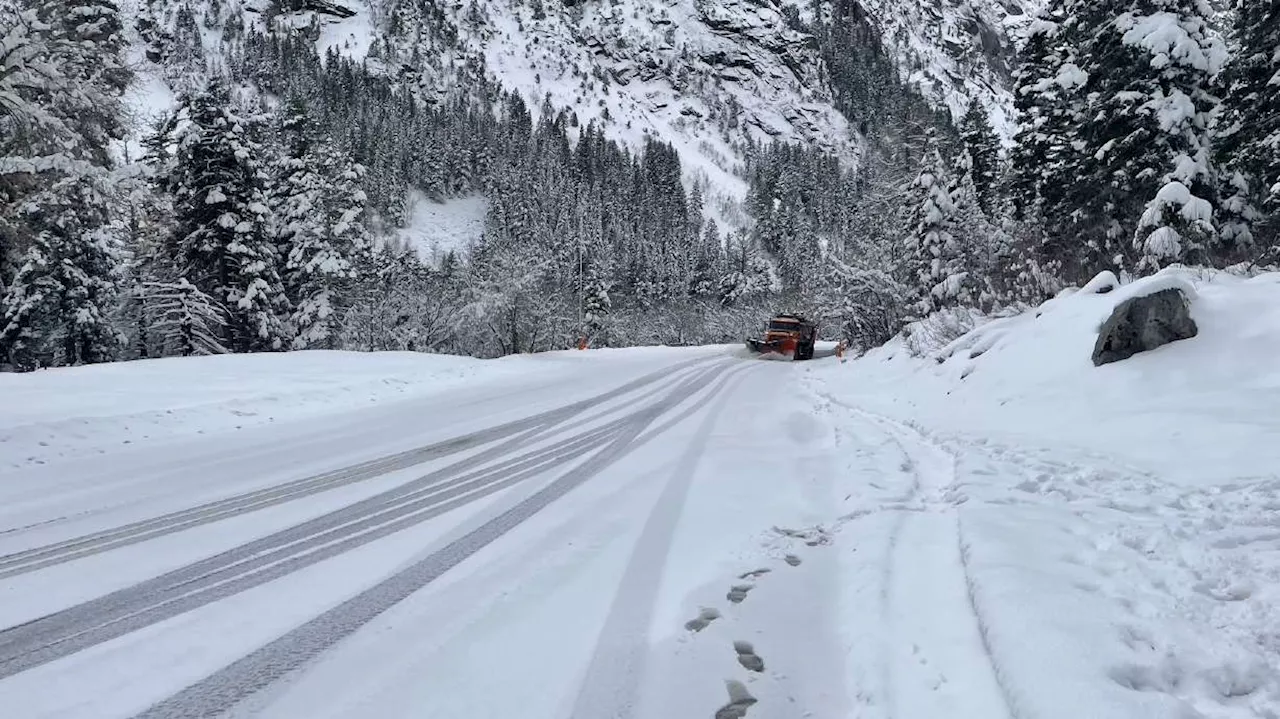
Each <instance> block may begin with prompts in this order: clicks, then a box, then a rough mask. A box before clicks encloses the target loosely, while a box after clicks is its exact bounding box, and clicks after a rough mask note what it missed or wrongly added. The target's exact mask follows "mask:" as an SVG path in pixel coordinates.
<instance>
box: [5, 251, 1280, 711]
mask: <svg viewBox="0 0 1280 719" xmlns="http://www.w3.org/2000/svg"><path fill="white" fill-rule="evenodd" d="M1170 287H1175V288H1178V289H1181V290H1183V291H1184V292H1185V293H1186V294H1187V295H1188V297H1189V298H1191V300H1192V304H1191V307H1192V313H1193V316H1194V318H1195V320H1196V322H1197V324H1198V326H1199V329H1200V332H1199V334H1198V335H1197V336H1196V337H1195V338H1192V339H1189V340H1183V341H1180V342H1175V343H1172V344H1170V345H1167V346H1165V347H1162V348H1160V349H1158V350H1156V351H1153V352H1149V353H1145V354H1140V355H1137V356H1135V357H1133V358H1131V359H1128V360H1125V361H1123V362H1118V363H1115V364H1110V365H1105V366H1103V367H1094V366H1093V365H1092V363H1091V361H1090V353H1091V351H1092V348H1093V343H1094V340H1095V338H1096V333H1097V329H1098V326H1099V325H1100V324H1101V323H1102V322H1103V321H1104V320H1105V319H1106V318H1107V316H1108V315H1109V313H1110V312H1111V311H1112V309H1113V308H1114V307H1115V306H1116V305H1117V304H1118V303H1120V302H1122V301H1124V300H1125V299H1127V298H1129V297H1133V296H1137V295H1140V294H1150V293H1152V292H1156V291H1159V290H1161V289H1166V288H1170ZM1101 290H1109V291H1107V292H1105V293H1102V294H1100V293H1099V291H1101ZM967 317H968V319H966V321H965V324H969V323H971V322H972V320H973V316H972V315H970V316H967ZM939 326H940V327H941V326H944V325H941V324H940V325H939ZM924 329H927V328H922V331H921V333H918V334H917V336H916V337H914V338H913V339H912V340H910V341H904V340H897V341H895V342H892V343H890V344H889V345H888V346H886V347H884V348H880V349H877V350H875V351H872V352H870V353H868V354H867V355H866V356H864V357H862V358H859V359H852V360H849V361H847V362H844V361H841V360H840V359H839V358H837V357H835V356H833V353H832V352H831V351H830V349H828V350H827V351H826V352H824V353H822V354H824V355H825V356H822V357H820V358H819V359H817V360H815V361H813V362H804V363H785V362H760V361H755V360H752V359H750V358H748V357H747V356H746V355H745V353H744V352H743V351H741V350H739V349H737V348H733V347H708V348H692V349H670V348H644V349H633V350H591V351H585V352H576V351H568V352H557V353H549V354H546V355H541V356H533V357H513V358H508V359H504V360H498V361H476V360H469V359H463V358H446V357H431V356H420V355H410V354H386V355H380V354H357V353H294V354H288V355H269V356H240V357H217V358H201V359H174V360H161V361H149V362H135V363H128V364H119V365H108V366H98V367H84V368H75V369H66V370H56V371H49V372H41V373H35V374H30V375H10V376H0V396H3V397H4V398H5V399H6V402H5V403H4V404H3V405H0V453H3V454H2V456H0V459H2V460H3V470H2V471H0V706H3V707H5V714H6V716H10V715H11V716H20V717H54V716H57V717H94V718H95V719H97V718H99V717H126V716H137V715H140V716H148V717H164V716H188V715H202V716H218V715H235V716H262V717H300V716H305V717H357V716H358V717H365V716H376V717H441V718H444V717H450V718H452V717H474V718H476V719H481V718H488V717H495V718H496V717H511V716H520V717H524V718H529V719H565V718H571V719H600V717H629V718H632V719H668V718H669V717H693V718H695V719H696V718H698V717H702V718H704V719H726V718H728V717H738V718H739V719H742V718H744V717H745V718H746V719H760V718H772V717H778V718H782V717H787V718H790V717H815V718H819V719H827V718H831V719H838V718H842V717H859V718H869V719H889V718H890V717H892V718H894V719H904V718H905V719H936V718H937V717H958V718H960V717H963V718H966V719H968V718H975V719H1004V718H1006V717H1007V718H1009V719H1077V718H1078V717H1090V718H1091V719H1094V718H1099V719H1111V718H1115V719H1129V718H1138V717H1142V718H1147V717H1170V718H1174V717H1177V718H1179V719H1184V718H1186V719H1190V718H1192V717H1197V718H1204V719H1235V718H1237V717H1239V718H1241V719H1243V718H1244V717H1274V716H1277V715H1280V684H1278V683H1277V677H1280V644H1278V643H1277V641H1276V629H1275V628H1276V627H1277V626H1280V520H1277V519H1276V516H1277V510H1280V474H1278V473H1280V441H1278V440H1280V415H1277V413H1276V412H1275V407H1277V406H1280V365H1277V363H1276V362H1275V361H1274V358H1275V357H1276V356H1280V355H1278V354H1277V353H1280V277H1277V276H1275V275H1263V276H1260V277H1255V278H1252V279H1242V278H1237V277H1232V276H1228V275H1225V274H1217V273H1213V274H1209V273H1191V272H1186V271H1167V272H1165V273H1162V274H1161V275H1158V276H1156V277H1154V278H1150V279H1147V280H1142V281H1140V282H1137V283H1133V284H1129V285H1117V283H1116V282H1115V279H1114V278H1113V277H1102V278H1099V280H1098V281H1096V282H1094V283H1090V285H1089V286H1087V287H1085V288H1082V289H1081V290H1079V291H1076V292H1072V293H1064V294H1063V295H1061V296H1059V297H1058V298H1056V299H1054V300H1052V301H1050V302H1048V303H1046V304H1045V305H1042V306H1041V307H1038V308H1036V309H1034V310H1032V311H1030V312H1027V313H1025V314H1021V315H1016V316H1010V317H1003V318H1000V319H996V320H994V321H990V322H985V323H983V324H980V325H979V326H978V327H977V328H976V329H973V330H972V331H970V332H968V333H966V334H963V335H962V336H959V337H956V336H933V335H929V334H928V333H925V332H923V330H924ZM926 338H929V341H925V339H926ZM909 347H910V348H912V350H913V351H908V348H909ZM10 398H12V399H13V400H14V401H7V400H9V399H10ZM237 413H239V414H237ZM163 418H170V419H167V420H166V419H163ZM242 420H243V421H242Z"/></svg>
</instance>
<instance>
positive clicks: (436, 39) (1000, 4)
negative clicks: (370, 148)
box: [126, 0, 1041, 220]
mask: <svg viewBox="0 0 1280 719" xmlns="http://www.w3.org/2000/svg"><path fill="white" fill-rule="evenodd" d="M1040 1H1041V0H937V1H936V2H922V1H921V0H816V1H815V2H812V3H810V2H804V3H794V2H789V1H788V0H782V1H779V0H716V1H714V2H713V1H711V0H660V1H659V2H648V1H645V2H641V1H640V0H608V1H602V0H586V1H583V2H574V3H572V4H569V3H564V4H562V3H559V2H555V1H554V0H467V1H465V2H463V1H459V2H455V3H435V2H426V0H335V1H332V2H331V1H329V0H287V1H286V2H272V1H271V0H195V1H194V2H185V3H176V4H175V3H145V2H144V0H138V2H140V3H143V6H142V9H141V13H140V14H139V22H138V24H137V30H138V33H137V37H138V39H139V40H141V41H142V42H143V43H144V44H145V46H146V48H147V51H148V54H149V55H150V57H151V58H152V59H153V60H156V61H159V62H160V63H161V65H162V66H163V68H164V70H163V73H162V74H163V75H165V76H166V77H167V79H168V81H169V84H170V85H173V84H175V83H177V84H181V78H182V77H183V76H189V75H192V74H194V75H202V74H203V71H204V69H205V68H206V67H208V66H211V65H215V64H217V63H220V62H225V59H224V58H225V55H226V54H227V52H228V50H227V47H228V41H234V39H235V38H236V37H238V36H240V34H241V33H243V32H245V31H247V30H248V29H252V28H256V29H264V28H267V27H271V28H274V29H277V30H285V29H287V30H292V31H295V32H304V33H308V34H309V35H310V36H312V37H314V38H315V39H316V42H317V45H318V46H319V47H320V49H321V50H327V49H329V48H333V49H335V50H337V51H339V52H342V53H344V54H347V55H351V56H353V57H355V58H357V59H363V60H366V61H367V62H368V63H369V64H370V65H371V66H373V67H380V68H383V69H385V70H386V71H387V72H388V73H389V74H392V75H394V76H396V77H398V78H400V79H401V80H403V81H406V82H409V83H411V84H413V85H416V86H417V87H418V89H419V90H420V91H421V93H422V96H423V97H424V98H426V99H428V100H436V99H439V98H441V97H442V96H443V95H444V94H445V93H447V92H448V91H450V90H451V89H453V88H456V87H457V86H458V85H459V83H460V82H463V81H465V79H466V78H468V77H472V76H475V75H480V74H483V75H485V76H487V77H489V78H490V79H492V80H494V81H496V82H497V83H498V84H499V85H501V86H503V87H505V88H507V89H509V90H514V91H517V92H518V93H520V94H521V95H522V96H523V97H524V98H525V100H526V102H527V103H528V104H529V106H530V108H531V109H534V110H535V112H536V111H537V110H538V108H540V107H542V106H543V105H544V103H546V102H548V101H549V102H550V105H551V106H552V107H553V108H554V109H556V110H559V109H565V108H567V109H570V110H572V111H573V113H574V114H575V115H576V116H577V120H578V122H579V123H581V124H583V125H585V124H586V123H588V122H593V121H594V122H595V123H597V124H598V125H599V126H601V127H602V128H604V130H605V132H606V135H607V136H609V137H611V138H612V139H616V140H620V141H623V142H625V143H626V144H628V145H629V146H631V147H632V148H634V149H638V148H640V147H641V146H642V143H643V138H644V136H645V135H646V134H648V135H652V136H654V137H657V138H661V139H663V140H665V141H667V142H671V143H672V144H673V145H674V146H675V147H676V148H677V149H678V150H679V152H680V155H681V159H682V160H683V162H684V165H685V170H686V179H687V180H691V181H692V180H701V181H702V182H703V184H704V185H705V186H706V188H707V194H708V201H709V202H708V204H709V209H710V210H712V211H713V212H714V211H715V208H717V207H718V208H719V212H717V213H716V214H720V215H722V216H725V215H733V214H735V213H734V207H733V206H734V205H736V204H737V201H740V200H742V199H743V198H744V196H745V193H746V183H745V182H744V181H743V179H742V176H741V171H742V169H743V157H744V143H746V142H747V141H748V140H750V141H753V142H766V141H769V140H772V139H782V140H793V141H798V142H803V143H805V144H809V145H813V146H818V147H822V148H823V149H826V150H829V151H832V152H835V153H837V154H839V155H841V156H843V157H845V158H846V159H847V160H848V161H850V162H851V163H852V162H856V161H857V157H858V154H859V151H860V149H861V146H862V139H863V138H862V135H861V133H860V131H859V130H860V129H863V126H862V125H860V124H852V123H850V121H849V120H848V119H847V118H846V117H845V116H844V115H843V114H842V113H841V112H840V111H839V110H838V109H837V107H841V105H840V103H838V102H836V97H837V96H838V95H839V94H840V92H841V88H840V86H839V85H840V83H839V82H838V81H837V80H833V77H832V71H831V69H830V67H829V65H828V63H827V62H826V61H824V57H831V55H830V54H829V53H831V52H838V53H842V54H845V55H847V54H848V53H849V50H848V48H847V47H846V46H840V47H837V48H833V47H831V46H830V45H829V44H827V45H824V43H829V42H830V38H831V37H833V36H835V35H837V34H839V35H841V36H842V37H845V38H847V37H849V36H852V37H855V38H857V41H858V42H859V43H860V45H859V52H860V53H862V54H864V55H867V56H871V55H880V56H882V59H883V60H884V62H883V63H882V64H883V65H885V66H889V67H893V68H896V71H897V73H898V75H899V77H900V78H901V79H902V80H903V81H905V82H906V83H907V84H908V85H909V86H911V87H913V88H915V89H916V90H918V91H919V92H920V93H921V94H922V95H923V96H924V97H925V98H926V100H927V101H928V102H929V103H930V104H931V105H933V106H934V107H935V108H938V109H941V110H947V111H949V112H950V113H951V114H952V116H953V117H956V118H958V117H959V116H960V115H962V114H963V112H964V110H965V108H966V106H967V105H968V103H969V102H970V101H975V100H976V101H977V102H979V103H981V104H982V105H983V106H984V107H986V108H987V110H988V113H989V114H990V116H991V118H992V121H993V124H994V125H995V127H996V129H997V131H998V132H1000V133H1001V134H1002V135H1003V136H1004V137H1006V138H1008V137H1009V136H1010V135H1011V134H1012V123H1011V120H1010V118H1009V109H1010V106H1011V97H1010V93H1009V89H1008V81H1009V66H1010V62H1011V53H1012V42H1011V39H1010V36H1011V33H1012V32H1013V31H1014V30H1015V29H1016V28H1017V26H1018V25H1019V24H1020V23H1021V22H1022V21H1023V20H1025V18H1026V13H1028V12H1030V11H1031V10H1032V9H1034V6H1035V5H1037V4H1038V3H1039V2H1040ZM126 5H127V4H126ZM131 14H132V13H131ZM846 42H847V40H846ZM873 61H874V60H873ZM854 62H855V63H857V62H862V63H865V62H867V60H866V59H865V58H859V59H857V60H855V61H854ZM144 77H146V73H144ZM852 83H853V84H854V85H855V86H857V85H859V84H862V83H860V82H859V81H857V80H853V81H852ZM157 87H158V86H157V85H156V84H155V83H154V82H153V83H152V84H151V86H150V89H148V90H146V91H145V92H143V93H141V94H142V95H143V97H141V98H140V101H141V102H142V103H143V104H144V105H145V104H146V102H147V101H148V99H149V98H156V97H159V98H162V99H163V98H164V97H165V93H163V92H159V91H157V89H156V88H157ZM854 92H855V93H856V92H857V88H856V87H855V88H854ZM843 107H844V108H845V109H847V108H848V104H847V103H846V104H845V105H844V106H843ZM868 112H870V113H874V112H875V108H868ZM717 196H718V198H719V199H720V200H721V202H718V203H717V202H715V199H716V198H717ZM726 201H727V202H726ZM724 219H730V220H733V219H734V218H733V217H724Z"/></svg>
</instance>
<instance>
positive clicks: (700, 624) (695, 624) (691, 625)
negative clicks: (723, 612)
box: [684, 607, 720, 632]
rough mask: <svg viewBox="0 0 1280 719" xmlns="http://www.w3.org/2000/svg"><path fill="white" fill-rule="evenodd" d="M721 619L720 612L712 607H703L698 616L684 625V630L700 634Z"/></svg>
mask: <svg viewBox="0 0 1280 719" xmlns="http://www.w3.org/2000/svg"><path fill="white" fill-rule="evenodd" d="M719 618H720V612H719V611H718V610H716V609H712V608H711V607H703V609H702V611H700V612H698V616H696V617H694V618H693V619H690V620H689V621H687V622H685V623H684V628H685V629H688V630H689V631H691V632H700V631H702V630H703V629H706V628H707V626H709V625H710V624H711V623H712V622H714V621H715V620H717V619H719Z"/></svg>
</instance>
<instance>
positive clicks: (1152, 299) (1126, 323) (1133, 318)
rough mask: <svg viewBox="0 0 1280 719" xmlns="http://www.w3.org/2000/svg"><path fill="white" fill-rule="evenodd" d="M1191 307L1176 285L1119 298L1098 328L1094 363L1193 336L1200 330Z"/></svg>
mask: <svg viewBox="0 0 1280 719" xmlns="http://www.w3.org/2000/svg"><path fill="white" fill-rule="evenodd" d="M1190 310H1191V303H1190V301H1189V300H1188V299H1187V295H1186V294H1185V293H1183V291H1182V290H1181V289H1179V288H1177V287H1167V288H1165V289H1162V290H1159V291H1157V292H1153V293H1151V294H1146V295H1139V296H1137V297H1131V298H1129V299H1127V300H1125V301H1124V302H1121V303H1120V305H1119V306H1117V307H1116V309H1115V311H1114V312H1112V313H1111V317H1109V318H1108V319H1107V321H1106V322H1104V323H1103V324H1102V328H1101V329H1100V330H1099V331H1098V341H1097V342H1096V343H1095V344H1094V346H1093V364H1094V365H1096V366H1101V365H1104V364H1108V363H1110V362H1119V361H1120V360H1125V359H1129V358H1130V357H1132V356H1134V355H1136V354H1138V353H1139V352H1149V351H1151V350H1153V349H1155V348H1157V347H1163V346H1164V345H1167V344H1169V343H1170V342H1176V341H1178V340H1185V339H1189V338H1191V337H1195V336H1196V335H1197V334H1198V333H1199V331H1200V330H1199V328H1198V327H1196V322H1195V320H1193V319H1192V318H1191V311H1190Z"/></svg>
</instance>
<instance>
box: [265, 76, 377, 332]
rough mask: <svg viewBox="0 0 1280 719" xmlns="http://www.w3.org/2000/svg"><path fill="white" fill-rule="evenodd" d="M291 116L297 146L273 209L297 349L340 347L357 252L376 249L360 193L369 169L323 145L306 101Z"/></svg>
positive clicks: (280, 175) (287, 128) (287, 123)
mask: <svg viewBox="0 0 1280 719" xmlns="http://www.w3.org/2000/svg"><path fill="white" fill-rule="evenodd" d="M286 112H287V115H286V117H285V120H284V123H283V133H284V136H285V137H286V138H287V142H288V143H289V145H290V147H289V149H288V151H287V154H286V155H285V156H284V157H282V158H281V159H280V160H279V161H278V163H277V165H278V167H277V178H276V182H275V186H274V188H273V192H272V198H271V205H272V209H273V210H274V215H275V217H276V222H277V223H278V225H279V227H278V230H277V241H278V243H279V245H280V248H281V253H282V255H283V256H284V265H283V269H282V273H281V274H282V281H283V286H284V291H285V296H286V297H287V298H288V299H289V301H290V303H291V305H292V307H293V311H292V314H291V316H290V325H291V327H292V328H293V330H294V332H295V333H296V334H295V335H294V338H293V344H292V346H293V348H294V349H307V348H322V349H334V348H335V347H336V342H337V337H338V330H339V320H340V316H339V315H340V312H341V309H342V307H343V306H344V305H345V303H346V299H347V298H346V297H344V292H345V290H346V287H347V285H349V283H350V281H351V280H352V279H353V278H354V276H355V269H354V266H355V258H356V255H357V253H359V252H364V251H368V250H369V248H370V241H369V237H368V231H367V229H366V228H365V225H364V217H363V215H364V211H365V202H366V196H365V194H364V191H363V190H361V189H360V181H361V180H362V179H363V177H364V168H363V167H362V166H360V165H357V164H355V163H352V162H351V161H350V160H349V159H348V158H346V156H345V155H344V154H343V153H341V152H340V151H338V150H336V149H334V148H333V147H332V146H331V145H329V144H328V143H324V142H318V141H317V139H316V138H315V137H314V135H313V131H312V130H311V128H310V123H309V121H308V119H307V114H306V112H307V110H306V106H305V105H304V104H302V103H301V102H300V101H295V102H293V103H292V104H291V106H290V108H289V109H288V110H287V111H286Z"/></svg>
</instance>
